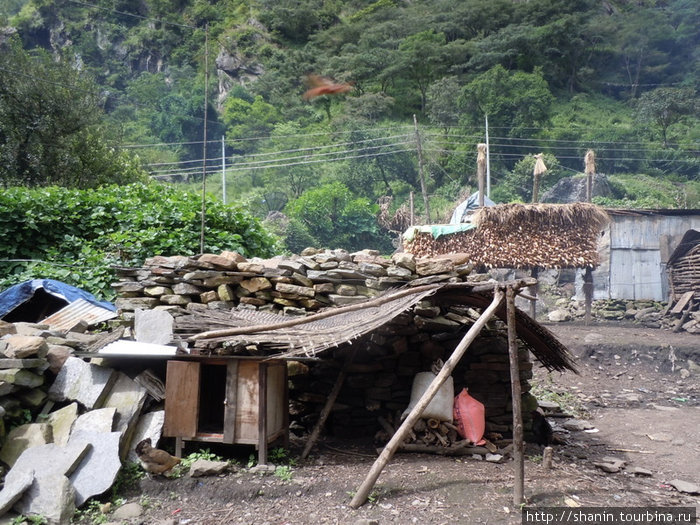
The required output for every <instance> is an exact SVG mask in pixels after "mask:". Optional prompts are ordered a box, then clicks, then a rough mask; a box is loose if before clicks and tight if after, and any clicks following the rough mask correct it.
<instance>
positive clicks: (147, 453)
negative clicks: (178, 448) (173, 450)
mask: <svg viewBox="0 0 700 525" xmlns="http://www.w3.org/2000/svg"><path fill="white" fill-rule="evenodd" d="M136 455H137V456H138V457H139V459H140V460H141V464H142V465H143V468H144V469H145V470H146V471H147V472H150V473H151V474H156V475H158V474H163V475H165V474H166V473H167V472H169V471H170V470H171V469H172V468H173V467H174V466H175V465H177V464H178V463H180V458H178V457H175V456H171V455H170V454H168V453H167V452H166V451H165V450H160V449H158V448H153V446H152V445H151V438H146V439H144V440H143V441H140V442H139V443H138V445H136Z"/></svg>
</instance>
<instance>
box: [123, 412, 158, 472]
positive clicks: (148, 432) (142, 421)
mask: <svg viewBox="0 0 700 525" xmlns="http://www.w3.org/2000/svg"><path fill="white" fill-rule="evenodd" d="M164 423H165V410H156V411H154V412H148V413H147V414H143V415H142V416H141V417H140V418H139V420H138V421H137V423H136V428H135V429H134V433H133V434H132V436H131V440H130V442H131V443H140V442H141V441H142V440H144V439H146V438H151V443H156V444H158V441H159V440H160V436H161V434H162V433H163V424H164ZM126 460H127V461H130V462H132V463H138V462H139V457H138V455H137V454H136V451H135V450H134V447H129V453H128V454H127V456H126Z"/></svg>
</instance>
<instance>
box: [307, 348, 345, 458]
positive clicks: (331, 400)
mask: <svg viewBox="0 0 700 525" xmlns="http://www.w3.org/2000/svg"><path fill="white" fill-rule="evenodd" d="M355 353H356V350H353V351H352V353H351V354H350V356H349V357H348V359H347V360H346V361H345V363H344V364H343V368H341V369H340V373H339V374H338V378H337V379H336V380H335V384H334V385H333V388H332V389H331V392H330V394H328V399H326V403H325V405H323V408H322V409H321V414H320V415H319V416H318V421H317V422H316V425H315V426H314V428H313V430H312V431H311V435H310V436H309V439H308V440H307V441H306V446H305V447H304V451H303V452H302V453H301V459H306V458H307V457H308V456H309V453H310V452H311V449H312V448H313V447H314V444H315V443H316V440H317V439H318V436H319V435H321V429H322V428H323V425H324V423H325V422H326V419H328V416H329V415H330V413H331V410H332V409H333V405H334V404H335V400H336V399H337V398H338V394H339V393H340V389H341V388H342V387H343V383H344V382H345V377H346V376H347V375H348V367H349V366H350V363H351V362H352V360H353V359H354V357H355Z"/></svg>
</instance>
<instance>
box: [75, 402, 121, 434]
mask: <svg viewBox="0 0 700 525" xmlns="http://www.w3.org/2000/svg"><path fill="white" fill-rule="evenodd" d="M116 413H117V409H116V408H115V407H110V408H98V409H97V410H91V411H90V412H85V413H84V414H82V415H81V416H78V418H77V419H76V420H75V423H73V429H72V432H83V431H88V432H111V431H112V430H113V426H114V416H115V415H116Z"/></svg>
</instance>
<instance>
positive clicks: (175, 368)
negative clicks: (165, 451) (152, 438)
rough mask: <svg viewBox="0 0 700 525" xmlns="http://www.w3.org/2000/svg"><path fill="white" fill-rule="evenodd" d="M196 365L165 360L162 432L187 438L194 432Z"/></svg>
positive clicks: (197, 393)
mask: <svg viewBox="0 0 700 525" xmlns="http://www.w3.org/2000/svg"><path fill="white" fill-rule="evenodd" d="M199 383H200V364H199V363H195V362H189V361H176V360H170V361H168V368H167V372H166V381H165V423H164V424H163V435H164V436H167V437H183V438H191V437H194V436H195V435H196V434H197V418H198V415H199Z"/></svg>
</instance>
